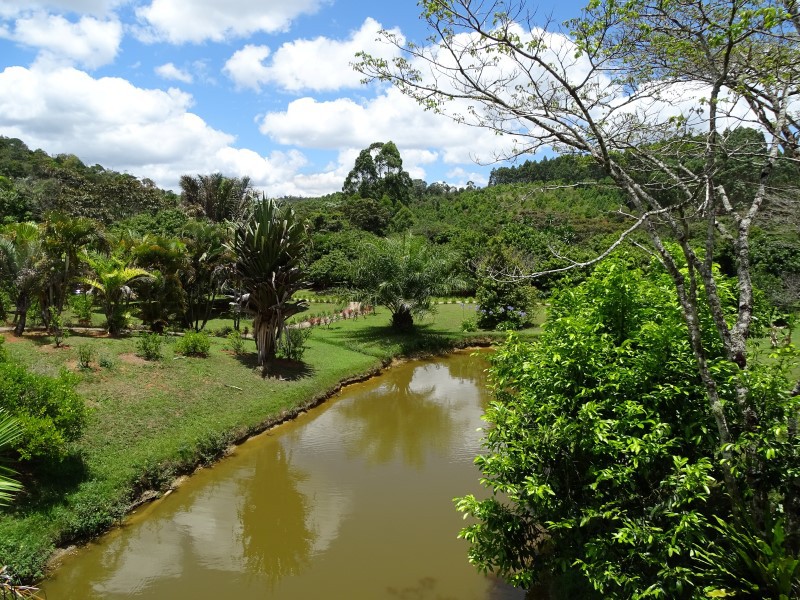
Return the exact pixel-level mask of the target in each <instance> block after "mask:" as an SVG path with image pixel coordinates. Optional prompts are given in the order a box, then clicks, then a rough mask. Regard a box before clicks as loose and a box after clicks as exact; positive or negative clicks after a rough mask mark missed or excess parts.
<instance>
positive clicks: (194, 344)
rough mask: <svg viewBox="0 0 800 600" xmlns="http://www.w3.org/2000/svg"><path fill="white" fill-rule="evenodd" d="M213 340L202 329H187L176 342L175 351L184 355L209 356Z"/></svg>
mask: <svg viewBox="0 0 800 600" xmlns="http://www.w3.org/2000/svg"><path fill="white" fill-rule="evenodd" d="M209 350H211V340H210V339H209V338H208V334H207V333H204V332H202V331H199V332H198V331H187V332H186V333H185V334H184V336H183V337H182V338H181V339H179V340H178V342H177V343H176V344H175V352H177V353H178V354H183V355H184V356H208V352H209Z"/></svg>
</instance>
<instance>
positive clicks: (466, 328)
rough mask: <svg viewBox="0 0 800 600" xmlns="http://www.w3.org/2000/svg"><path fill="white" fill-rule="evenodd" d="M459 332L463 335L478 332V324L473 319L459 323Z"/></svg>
mask: <svg viewBox="0 0 800 600" xmlns="http://www.w3.org/2000/svg"><path fill="white" fill-rule="evenodd" d="M461 331H463V332H465V333H472V332H474V331H478V322H477V321H476V320H475V319H474V318H471V319H464V320H463V321H461Z"/></svg>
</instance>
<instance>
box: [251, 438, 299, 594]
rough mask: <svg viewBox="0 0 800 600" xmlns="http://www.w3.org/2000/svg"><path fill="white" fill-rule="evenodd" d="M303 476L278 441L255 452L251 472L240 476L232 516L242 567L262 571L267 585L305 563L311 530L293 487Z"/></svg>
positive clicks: (252, 571) (252, 570)
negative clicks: (235, 513) (238, 497)
mask: <svg viewBox="0 0 800 600" xmlns="http://www.w3.org/2000/svg"><path fill="white" fill-rule="evenodd" d="M308 477H309V476H308V474H307V473H306V472H304V471H302V470H300V469H297V468H293V465H292V461H291V455H290V454H289V452H288V451H287V450H286V449H285V448H284V447H283V445H282V444H280V443H270V444H267V445H266V446H265V447H264V448H263V450H262V451H261V452H259V453H258V454H257V455H256V456H255V458H254V473H253V476H252V477H249V478H246V479H243V480H242V481H241V488H240V492H239V494H240V495H241V497H242V503H241V506H240V508H239V511H238V516H239V522H240V523H241V543H242V552H243V555H244V560H245V566H246V570H247V572H249V573H252V574H263V575H265V577H266V580H267V581H268V582H269V584H270V587H274V586H275V584H276V583H277V582H278V581H279V580H281V579H282V578H284V577H286V576H289V575H299V574H301V573H302V572H303V570H304V569H305V568H306V567H307V565H308V562H309V559H310V555H311V548H312V546H313V543H314V532H313V531H312V530H311V529H310V528H309V527H308V525H307V516H306V513H307V512H308V505H309V503H308V500H307V499H306V497H305V496H304V495H303V494H302V493H301V492H300V491H299V489H298V487H299V485H300V484H301V483H302V482H303V481H305V480H307V479H308Z"/></svg>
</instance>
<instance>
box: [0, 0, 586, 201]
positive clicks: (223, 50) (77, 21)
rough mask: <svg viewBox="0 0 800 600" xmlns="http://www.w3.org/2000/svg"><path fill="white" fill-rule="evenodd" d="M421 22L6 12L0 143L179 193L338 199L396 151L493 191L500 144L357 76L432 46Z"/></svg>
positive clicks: (427, 171)
mask: <svg viewBox="0 0 800 600" xmlns="http://www.w3.org/2000/svg"><path fill="white" fill-rule="evenodd" d="M578 6H580V3H576V2H575V0H569V1H566V2H559V3H557V4H555V3H554V4H553V5H552V6H550V5H547V4H543V5H541V6H540V8H539V14H540V15H545V14H548V13H550V12H554V13H555V17H556V18H557V19H558V20H563V19H566V18H568V17H570V16H573V15H574V14H575V13H576V12H577V10H578ZM570 11H571V12H570ZM418 14H419V9H418V7H417V5H416V3H415V2H413V1H408V0H384V1H382V2H362V1H358V0H226V1H218V0H0V135H4V136H8V137H19V138H20V139H22V140H23V141H25V142H26V143H27V144H28V146H30V147H31V148H42V149H43V150H45V151H47V152H49V153H51V154H56V153H64V152H66V153H73V154H76V155H78V156H79V157H80V158H81V159H82V160H83V161H84V162H86V163H87V164H95V163H99V164H101V165H103V166H105V167H108V168H113V169H116V170H120V171H125V172H129V173H132V174H134V175H136V176H138V177H149V178H151V179H153V180H154V181H156V183H157V184H158V185H160V186H162V187H167V188H173V189H175V188H176V187H177V181H178V179H179V177H180V176H181V175H182V174H185V173H188V174H198V173H211V172H215V171H220V172H223V173H225V174H228V175H233V176H244V175H247V176H250V177H251V179H252V181H253V182H254V184H255V185H256V186H257V187H259V188H261V189H263V190H264V191H266V192H267V194H269V195H270V196H275V197H279V196H284V195H305V196H315V195H320V194H324V193H329V192H333V191H336V190H338V189H340V188H341V185H342V182H343V181H344V177H345V176H346V174H347V172H348V171H349V170H350V168H352V165H353V161H354V159H355V156H356V155H357V153H358V152H359V150H361V149H362V148H364V147H366V146H368V145H369V144H370V143H372V142H374V141H386V140H389V139H391V140H393V141H395V142H396V143H397V145H398V147H399V149H400V152H401V155H402V156H403V159H404V164H405V167H406V169H407V170H409V172H410V173H411V175H412V177H414V178H421V179H425V180H426V181H428V182H429V183H432V182H434V181H447V182H449V183H451V184H454V185H464V184H465V183H466V182H467V181H468V180H472V181H474V182H475V183H477V184H478V185H484V184H485V183H486V181H487V179H488V175H489V172H490V170H491V166H482V165H479V164H476V163H475V162H474V159H475V158H476V156H477V157H480V158H483V159H488V158H489V154H488V152H489V151H490V150H498V149H502V147H503V144H504V143H505V141H504V140H502V139H498V138H497V136H494V135H493V134H491V132H488V131H481V130H476V129H473V128H468V127H464V126H456V125H455V124H453V123H452V122H450V121H448V120H446V119H444V118H443V117H439V116H436V115H433V114H432V113H428V112H424V111H423V110H422V109H421V108H419V107H417V106H416V105H415V104H414V103H413V102H412V101H410V100H408V99H407V98H404V97H403V96H401V95H400V94H399V93H398V92H397V90H393V89H391V88H389V87H387V86H381V85H376V84H371V85H363V84H361V83H360V82H359V79H360V75H359V74H357V73H355V72H354V71H353V70H352V68H351V67H350V66H349V63H350V62H351V61H352V60H353V54H354V53H355V52H356V51H358V50H366V51H369V52H370V53H373V54H382V55H386V56H390V55H391V54H389V53H390V50H389V48H388V47H386V46H383V45H380V44H378V43H377V42H375V38H376V32H377V30H378V29H379V28H381V27H383V28H386V29H395V30H397V31H398V32H399V33H402V35H403V36H405V37H406V39H412V40H415V41H418V42H422V41H424V38H425V37H426V35H427V32H426V29H425V23H424V22H423V21H421V20H419V19H418ZM481 152H487V154H485V155H484V156H481Z"/></svg>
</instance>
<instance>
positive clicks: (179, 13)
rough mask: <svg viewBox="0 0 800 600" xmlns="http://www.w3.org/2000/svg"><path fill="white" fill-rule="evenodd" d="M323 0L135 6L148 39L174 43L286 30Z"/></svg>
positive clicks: (173, 1) (207, 0) (204, 0)
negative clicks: (296, 19)
mask: <svg viewBox="0 0 800 600" xmlns="http://www.w3.org/2000/svg"><path fill="white" fill-rule="evenodd" d="M323 1H324V0H292V1H291V2H287V1H286V0H226V2H220V1H219V0H152V2H151V3H150V4H149V5H146V6H142V7H139V8H137V9H136V15H137V16H138V17H139V19H141V20H142V21H143V22H144V23H145V24H146V25H145V27H144V28H143V29H142V30H140V31H139V35H140V37H141V38H142V39H144V40H146V41H156V40H159V41H167V42H171V43H173V44H183V43H186V42H193V43H200V42H203V41H206V40H212V41H215V42H220V41H224V40H226V39H229V38H232V37H245V36H248V35H250V34H253V33H255V32H258V31H263V32H267V33H272V32H276V31H284V30H286V29H287V28H288V26H289V25H290V24H291V22H292V21H293V20H294V19H295V18H297V17H298V16H300V15H302V14H310V13H313V12H315V11H316V10H317V9H318V8H319V6H320V4H321V3H322V2H323Z"/></svg>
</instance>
